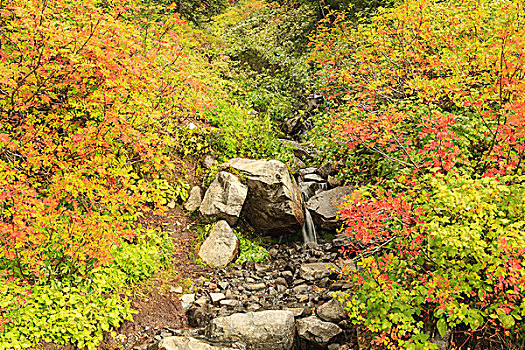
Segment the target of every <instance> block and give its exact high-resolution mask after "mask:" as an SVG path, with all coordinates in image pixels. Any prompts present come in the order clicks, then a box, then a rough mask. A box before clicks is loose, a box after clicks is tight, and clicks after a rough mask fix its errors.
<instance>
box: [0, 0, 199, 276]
mask: <svg viewBox="0 0 525 350" xmlns="http://www.w3.org/2000/svg"><path fill="white" fill-rule="evenodd" d="M129 5H130V2H129V1H116V2H115V1H113V2H112V5H111V6H110V7H102V6H99V5H98V4H95V2H94V1H90V0H80V1H76V2H74V3H73V2H71V1H66V0H57V1H52V2H47V3H46V4H45V6H44V3H41V2H33V1H23V0H8V1H7V3H6V2H4V4H3V7H2V13H1V14H0V15H1V16H3V17H2V22H0V26H1V28H0V29H1V30H2V33H3V35H1V36H0V47H2V50H0V209H1V210H0V248H1V249H2V250H3V252H4V255H3V256H4V257H6V258H7V259H8V260H9V259H16V260H17V261H16V262H17V263H16V264H15V263H10V262H5V261H4V260H3V258H2V257H1V255H0V269H4V268H5V269H8V270H10V271H11V272H14V273H16V274H17V275H19V276H24V277H26V278H28V279H33V280H35V279H37V278H43V277H45V276H44V275H43V274H44V272H45V273H48V274H50V273H51V274H54V275H53V278H67V276H65V275H62V274H61V273H62V272H60V271H71V269H63V268H62V267H61V266H60V265H61V264H66V265H67V264H70V265H71V266H75V268H76V269H78V267H79V266H78V265H83V264H84V265H85V266H87V267H89V266H92V264H100V263H105V262H107V261H108V259H109V258H110V257H109V251H110V248H111V246H112V245H114V244H117V243H118V240H119V239H121V238H122V237H126V238H130V237H132V236H133V234H134V233H133V232H132V231H131V230H130V226H131V224H132V223H131V222H130V217H133V215H135V213H136V212H138V211H140V210H141V207H142V206H143V205H144V198H143V197H142V196H141V195H140V193H139V192H140V191H139V190H138V189H137V187H136V186H135V179H136V178H137V177H138V175H137V173H139V172H140V173H142V174H144V173H147V172H148V171H149V170H150V169H155V168H161V162H162V161H163V160H164V158H165V157H164V156H163V155H162V151H163V145H164V142H165V140H164V137H167V136H166V134H167V132H166V130H168V129H169V127H170V125H173V124H174V123H176V122H177V119H178V118H179V117H182V116H185V115H186V113H188V111H192V112H194V113H195V112H196V111H197V110H198V109H199V108H201V105H200V102H199V100H198V98H199V96H200V85H199V84H196V83H194V79H192V77H191V74H190V73H188V72H186V71H185V66H186V65H187V64H188V62H189V61H190V60H191V58H189V57H188V56H185V55H184V54H183V53H182V50H184V47H185V46H187V42H186V41H188V39H187V38H186V37H185V36H184V34H183V33H184V31H183V30H181V28H179V27H180V26H182V25H183V24H184V23H183V22H182V21H180V19H179V18H178V17H177V16H170V18H169V19H168V20H166V22H165V23H150V24H149V25H150V26H151V31H150V32H147V33H145V32H144V31H143V29H142V28H141V27H140V26H138V25H135V24H133V22H132V21H126V20H124V19H123V16H122V15H123V13H126V18H133V16H135V15H136V13H135V9H134V8H132V7H130V6H129ZM4 17H5V19H4ZM133 19H134V20H139V19H140V18H133ZM152 32H156V33H158V34H159V35H157V36H150V35H149V34H150V33H152ZM161 33H165V34H166V35H165V36H164V37H163V35H162V34H161ZM159 110H162V113H160V112H159ZM4 146H7V147H4ZM4 262H5V263H4ZM42 267H45V269H43V268H42ZM73 270H74V269H73ZM46 271H47V272H46ZM33 273H35V274H36V276H37V277H35V276H33V277H30V276H32V274H33ZM47 277H48V278H51V276H49V275H48V276H47Z"/></svg>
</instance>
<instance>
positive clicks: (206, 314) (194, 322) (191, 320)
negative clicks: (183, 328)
mask: <svg viewBox="0 0 525 350" xmlns="http://www.w3.org/2000/svg"><path fill="white" fill-rule="evenodd" d="M186 318H187V320H188V324H189V325H190V326H191V327H204V326H206V325H207V324H208V323H209V322H210V320H211V319H212V314H211V312H210V310H209V308H206V307H200V306H199V307H192V308H190V309H189V310H188V311H187V312H186Z"/></svg>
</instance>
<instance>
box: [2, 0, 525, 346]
mask: <svg viewBox="0 0 525 350" xmlns="http://www.w3.org/2000/svg"><path fill="white" fill-rule="evenodd" d="M378 6H382V7H383V8H378ZM186 21H188V22H186ZM524 21H525V19H524V17H523V4H522V3H521V2H518V1H511V0H483V1H471V0H446V1H441V2H431V1H416V0H405V1H404V2H394V1H377V0H362V1H356V2H352V3H351V4H350V2H348V1H344V0H329V1H328V0H327V1H319V2H312V1H302V0H300V1H287V0H280V1H262V0H245V1H226V0H211V1H206V2H201V1H194V0H179V1H174V2H173V1H167V0H144V1H142V2H139V1H127V0H119V1H116V0H115V1H93V0H80V1H76V2H74V3H72V2H70V1H66V0H53V1H51V0H50V1H24V0H4V1H0V217H1V220H0V247H1V249H0V348H14V349H18V348H28V347H31V346H34V345H36V344H39V343H42V342H54V343H57V344H65V343H75V344H76V345H77V346H78V347H79V348H82V347H84V346H85V347H87V348H89V349H94V348H96V347H97V345H98V344H99V343H100V341H101V339H102V336H103V332H104V331H110V330H111V329H113V328H114V327H117V326H118V325H119V324H120V323H121V322H122V321H123V320H125V319H130V317H131V315H132V313H133V310H131V308H130V301H129V299H128V298H127V296H125V293H123V290H124V289H125V288H126V287H128V286H130V285H135V284H137V283H140V281H143V280H144V279H146V278H148V277H150V276H152V275H153V274H155V273H156V272H157V271H158V270H159V269H169V266H170V265H171V263H170V259H171V254H170V250H171V249H173V245H172V242H171V239H170V238H168V237H167V236H166V234H165V233H162V232H160V231H154V230H151V229H147V228H145V227H143V226H142V225H141V224H139V222H140V219H141V217H143V216H144V215H145V214H146V213H147V212H150V211H154V212H161V211H163V210H165V209H166V205H167V204H170V203H173V202H177V201H178V202H179V203H180V202H182V201H183V200H184V199H186V197H187V189H188V185H187V184H186V182H187V179H186V178H185V176H186V174H185V172H184V169H186V165H185V164H186V163H185V162H192V161H195V162H196V161H197V160H199V159H202V158H203V157H204V155H206V154H214V155H215V157H216V158H217V160H218V161H219V162H220V161H222V160H227V159H229V158H232V157H237V156H242V157H251V158H274V159H280V160H282V161H285V162H289V164H292V162H293V161H294V160H293V156H292V154H291V152H290V150H289V149H287V148H286V147H285V146H284V145H283V144H282V143H281V142H280V141H279V140H277V137H283V136H284V134H282V133H281V131H280V129H281V126H282V123H283V122H285V121H286V120H287V119H289V118H290V117H294V116H300V117H302V118H304V119H309V120H310V121H311V122H312V123H313V128H312V130H310V131H309V132H308V133H307V134H306V135H303V138H304V141H305V142H307V143H308V144H309V145H315V146H316V147H317V149H318V150H319V151H320V154H319V156H318V157H317V158H316V159H313V160H310V162H311V163H312V165H319V164H320V163H321V162H324V161H326V160H334V161H335V162H336V163H337V164H338V166H339V176H340V177H341V179H342V180H344V181H345V182H346V183H347V184H351V185H355V184H357V185H358V189H357V190H356V191H354V193H353V195H352V197H351V198H350V199H349V200H348V202H347V204H346V205H345V206H344V207H343V208H342V209H341V217H342V218H343V219H344V220H345V227H344V230H345V232H346V234H347V235H348V239H349V241H350V242H352V243H353V247H352V248H351V249H349V250H348V252H346V253H347V254H348V255H349V256H351V257H352V258H354V259H355V260H356V261H358V268H357V270H355V271H354V270H351V269H350V268H348V269H345V270H344V274H345V275H347V276H348V278H350V279H352V280H354V281H355V282H357V283H356V285H357V286H359V288H356V289H355V290H353V295H352V296H350V295H345V294H342V295H340V300H341V301H342V302H343V303H344V305H345V307H346V309H347V311H348V312H349V315H350V317H351V319H352V320H353V321H354V322H355V323H356V325H359V326H360V327H362V329H363V330H364V331H367V332H370V333H371V334H372V335H373V336H374V341H375V342H376V343H377V344H379V345H381V346H384V347H387V348H400V349H411V348H412V349H430V348H435V345H434V344H432V343H431V342H430V340H431V338H436V337H438V336H441V337H448V336H449V335H450V334H453V343H452V344H453V346H455V347H456V348H460V347H462V346H470V347H471V348H473V347H474V346H475V345H476V344H478V346H482V347H487V348H492V347H493V348H497V347H500V348H512V347H514V348H522V347H523V342H524V341H525V327H524V322H523V320H522V317H525V299H524V297H523V295H525V269H524V264H525V262H524V258H523V257H524V254H525V236H524V234H523V232H524V230H525V174H524V172H523V169H524V163H525V160H524V159H523V158H524V157H525V128H524V126H525V117H524V110H525V108H524V106H525V104H524V103H525V100H524V99H525V80H524V78H525V76H524V75H525V70H524V68H523V65H524V62H525V58H524V54H525V29H524V27H523V26H524V24H525V23H524ZM313 93H317V94H319V95H322V96H323V97H324V99H323V104H322V105H321V106H320V107H319V109H318V110H316V111H314V112H312V113H311V112H306V109H307V108H306V105H307V103H306V102H307V101H306V97H307V96H308V95H309V94H313ZM190 122H191V123H194V124H197V125H196V127H195V128H193V127H188V124H189V123H190ZM194 126H195V125H194ZM203 126H206V127H203ZM276 136H277V137H276ZM306 165H310V164H306ZM214 170H216V169H212V173H213V171H214ZM204 181H206V180H204ZM239 237H240V238H241V242H242V247H241V248H242V249H243V252H244V254H242V255H241V258H240V260H242V261H243V259H244V260H246V259H261V258H264V256H265V254H266V252H265V251H264V250H263V249H261V248H260V247H259V246H257V245H255V244H253V243H252V242H250V241H248V240H246V239H245V238H244V237H243V236H242V235H240V234H239ZM159 257H160V259H159ZM242 261H241V262H242ZM44 324H46V325H49V327H47V326H46V327H44V326H43V325H44ZM496 344H498V345H496Z"/></svg>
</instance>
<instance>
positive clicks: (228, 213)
mask: <svg viewBox="0 0 525 350" xmlns="http://www.w3.org/2000/svg"><path fill="white" fill-rule="evenodd" d="M247 194H248V187H247V186H246V185H243V184H242V183H241V181H239V179H238V178H237V176H235V175H233V174H230V173H227V172H225V171H221V172H220V173H218V174H217V176H216V177H215V179H214V180H213V181H212V183H211V184H210V187H209V188H208V190H207V191H206V194H205V195H204V199H203V200H202V204H201V206H200V209H199V210H200V212H201V214H202V215H204V216H205V217H217V218H219V219H224V220H226V221H227V222H228V223H229V224H230V225H235V223H236V222H237V219H239V215H240V214H241V211H242V207H243V205H244V201H245V200H246V195H247Z"/></svg>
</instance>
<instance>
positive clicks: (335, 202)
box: [306, 186, 352, 231]
mask: <svg viewBox="0 0 525 350" xmlns="http://www.w3.org/2000/svg"><path fill="white" fill-rule="evenodd" d="M351 193H352V188H351V187H348V186H341V187H336V188H333V189H331V190H328V191H324V192H320V193H318V194H316V195H315V196H313V197H312V198H310V199H309V200H308V202H307V203H306V208H307V209H308V210H309V211H310V214H311V215H312V218H313V220H314V222H315V223H316V224H317V225H319V226H320V227H322V228H324V229H325V230H330V231H335V230H337V229H338V228H339V227H340V226H341V224H342V222H341V221H340V220H339V219H337V215H338V213H339V207H340V206H341V204H343V203H344V201H345V197H347V196H349V195H350V194H351Z"/></svg>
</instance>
